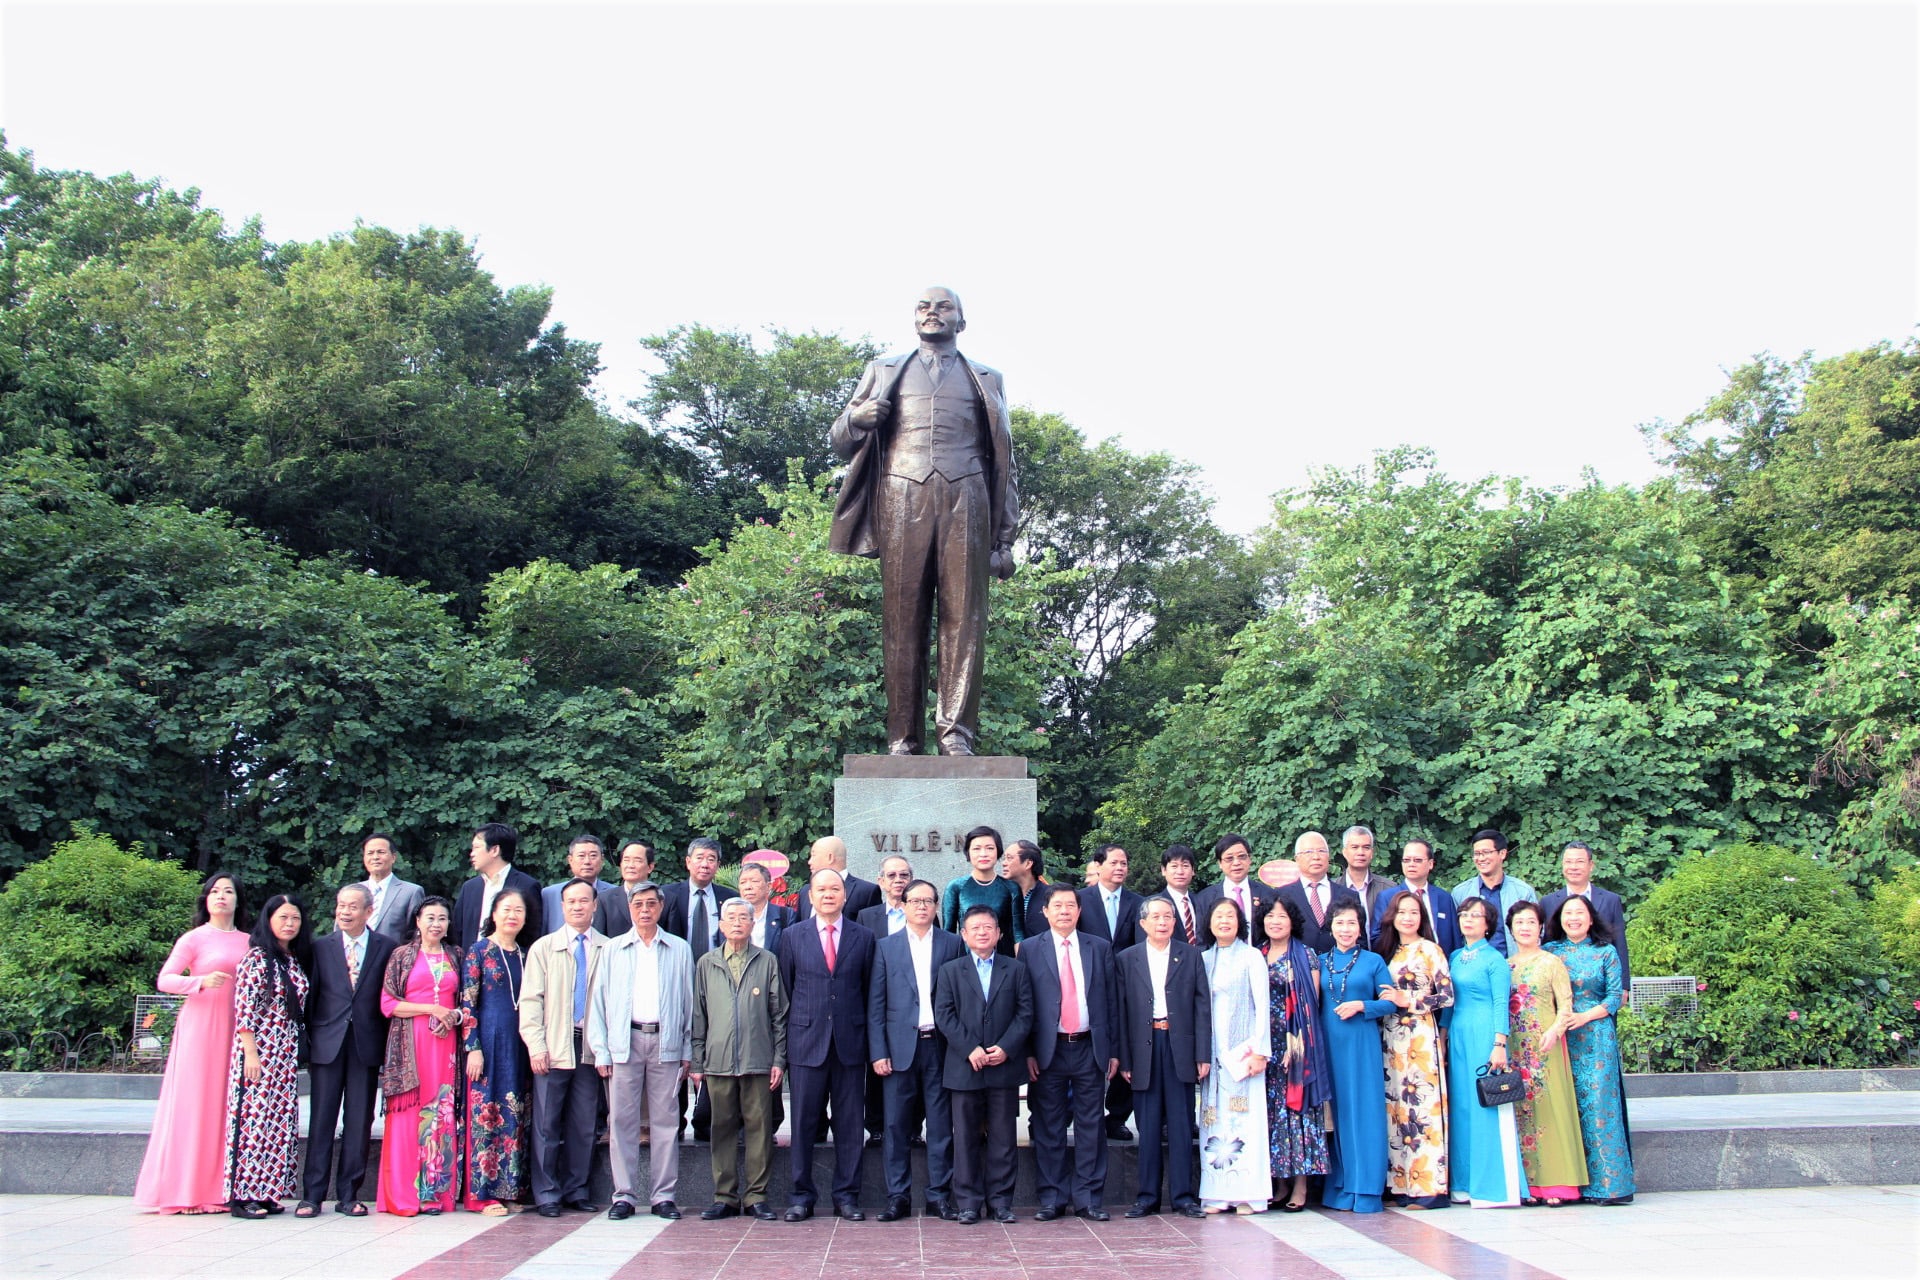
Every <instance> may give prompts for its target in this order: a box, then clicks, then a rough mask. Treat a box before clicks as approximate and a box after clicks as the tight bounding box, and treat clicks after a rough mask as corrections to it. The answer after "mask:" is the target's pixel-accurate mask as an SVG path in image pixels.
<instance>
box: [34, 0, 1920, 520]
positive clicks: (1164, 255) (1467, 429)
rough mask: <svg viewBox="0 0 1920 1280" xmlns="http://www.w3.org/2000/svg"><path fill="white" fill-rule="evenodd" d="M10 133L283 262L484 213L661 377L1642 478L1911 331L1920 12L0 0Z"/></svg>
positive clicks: (1268, 454) (1175, 442) (1240, 480)
mask: <svg viewBox="0 0 1920 1280" xmlns="http://www.w3.org/2000/svg"><path fill="white" fill-rule="evenodd" d="M0 22H3V23H4V25H3V26H0V40H3V41H4V55H3V56H0V72H3V73H4V77H5V79H4V87H3V88H0V110H3V111H4V126H5V128H6V130H7V138H8V142H9V144H10V145H12V146H14V147H19V148H26V149H29V150H32V151H33V152H35V154H36V158H37V160H38V162H39V163H40V164H41V165H43V166H46V167H52V168H75V169H89V170H93V171H95V172H98V173H113V172H122V171H131V172H133V173H135V174H139V175H141V176H157V177H161V178H164V179H165V180H166V181H167V182H169V183H171V184H173V185H175V186H180V187H185V186H197V187H199V188H201V190H202V191H203V193H204V196H203V198H204V201H205V203H206V204H207V205H209V206H211V207H213V208H217V209H220V210H221V211H223V212H224V213H225V214H226V215H227V216H228V217H229V219H230V220H233V221H236V222H237V221H238V220H240V219H242V218H245V217H247V216H250V215H255V214H258V215H259V216H260V217H261V218H262V219H263V220H264V222H265V226H266V233H267V235H268V237H269V238H271V239H275V240H290V239H310V238H318V237H323V236H326V235H329V234H333V233H335V232H339V231H341V230H344V229H347V228H350V227H351V226H352V225H353V223H354V221H355V220H356V219H361V220H364V221H366V222H369V223H379V224H384V225H387V226H392V227H398V228H412V227H415V226H419V225H422V224H428V225H433V226H441V227H454V228H458V229H459V230H461V231H463V232H465V233H466V234H468V235H469V236H471V237H474V238H475V239H477V241H478V242H479V245H480V249H481V252H482V254H483V256H484V260H485V263H486V266H487V267H488V268H489V269H490V270H491V271H492V272H493V273H494V275H495V277H496V278H497V279H498V280H499V281H500V282H501V283H502V284H503V285H513V284H527V283H544V284H548V285H551V286H552V287H553V289H554V313H553V314H554V318H555V319H557V320H560V321H562V322H564V323H565V324H566V325H567V327H568V329H569V331H570V332H571V333H572V334H573V335H574V336H575V337H578V338H583V339H589V340H592V341H595V342H598V343H600V344H601V358H602V361H603V363H604V364H605V366H606V372H605V373H604V374H603V375H602V377H601V381H600V389H601V392H602V394H603V395H604V396H605V397H606V399H607V401H608V403H609V404H610V405H612V406H614V407H616V408H619V409H621V411H622V412H624V411H625V409H624V405H625V402H626V401H627V400H628V399H630V398H632V397H633V396H635V395H637V394H639V393H640V392H641V391H642V390H643V389H644V386H645V381H646V374H647V372H648V369H649V364H648V361H647V359H646V356H645V353H644V352H642V351H641V349H640V348H639V346H638V345H637V342H638V339H639V338H641V337H643V336H645V335H648V334H654V333H660V332H663V331H665V330H666V329H668V328H670V327H671V326H673V325H676V324H686V323H696V322H697V323H704V324H709V325H715V326H723V327H732V328H742V329H749V330H762V329H764V328H766V327H767V326H779V327H782V328H787V329H794V330H805V329H821V330H830V331H838V332H840V333H843V334H845V335H847V336H849V337H855V336H860V335H868V334H870V335H872V336H874V337H876V338H878V339H880V340H881V341H882V342H883V343H885V344H886V345H888V346H903V345H905V344H907V343H908V342H910V341H911V337H912V333H911V324H910V321H911V310H912V303H913V300H914V298H915V297H916V296H917V294H918V291H919V289H920V288H921V287H922V286H923V285H926V284H929V283H942V284H948V285H951V286H952V287H954V288H955V289H957V290H958V291H959V292H960V293H961V294H962V296H963V297H964V299H965V302H966V305H967V318H968V321H969V328H968V331H967V333H966V334H965V336H964V337H963V338H962V347H963V348H964V349H965V350H966V351H967V352H968V353H969V354H970V355H972V356H973V357H974V358H975V359H978V360H982V361H984V362H986V363H988V364H991V365H994V366H996V367H998V368H1000V369H1001V370H1002V371H1003V372H1004V373H1005V375H1006V381H1007V386H1008V389H1009V391H1010V392H1011V394H1012V395H1013V397H1014V398H1015V400H1016V401H1017V402H1020V403H1025V404H1029V405H1031V406H1033V407H1034V408H1036V409H1042V410H1050V411H1055V412H1058V413H1061V414H1064V415H1065V416H1066V417H1067V418H1069V419H1070V420H1071V421H1073V422H1074V423H1075V424H1076V425H1077V426H1079V427H1080V428H1081V429H1082V430H1084V431H1085V432H1086V433H1087V434H1088V435H1090V436H1092V437H1095V438H1100V437H1104V436H1108V435H1117V436H1118V437H1120V439H1121V440H1122V441H1123V442H1124V443H1125V444H1127V445H1128V446H1129V447H1131V448H1135V449H1140V450H1152V449H1164V450H1168V451H1170V452H1172V453H1174V454H1176V455H1179V456H1181V457H1184V458H1188V459H1191V460H1192V461H1194V462H1196V463H1198V464H1199V465H1200V466H1201V467H1202V468H1203V470H1204V473H1205V477H1206V480H1207V483H1208V484H1209V486H1210V487H1211V489H1212V490H1213V492H1214V493H1215V494H1216V495H1217V497H1218V499H1219V515H1220V518H1221V519H1222V521H1223V523H1225V524H1226V525H1227V526H1228V527H1230V528H1232V529H1235V530H1237V531H1242V532H1244V531H1248V530H1251V529H1252V528H1254V527H1255V526H1257V525H1258V524H1260V523H1262V522H1263V521H1264V519H1265V518H1266V513H1267V512H1268V510H1269V509H1270V500H1271V495H1272V494H1273V493H1274V492H1275V491H1276V490H1279V489H1282V488H1285V487H1288V486H1296V485H1299V484H1302V483H1304V482H1305V480H1306V478H1307V475H1308V472H1309V469H1310V468H1314V467H1323V466H1340V467H1347V466H1354V465H1358V464H1361V463H1364V462H1365V461H1367V459H1368V458H1369V456H1370V455H1371V453H1372V451H1373V450H1375V449H1378V448H1384V447H1388V446H1391V445H1395V444H1400V443H1417V444H1426V445H1431V446H1432V447H1433V448H1434V449H1436V450H1437V451H1438V453H1439V458H1440V464H1441V466H1442V468H1443V469H1445V470H1447V471H1448V472H1451V473H1454V474H1458V475H1477V474H1480V473H1484V472H1489V471H1498V472H1502V473H1506V474H1517V475H1524V476H1527V477H1530V478H1532V479H1534V480H1536V481H1538V482H1540V483H1543V484H1570V483H1575V482H1577V481H1578V480H1579V477H1580V473H1581V470H1582V468H1585V467H1592V468H1593V469H1594V470H1596V471H1597V472H1598V473H1599V475H1600V477H1601V478H1602V479H1603V480H1606V481H1608V482H1637V481H1642V480H1645V479H1647V478H1648V477H1650V476H1651V475H1652V474H1654V466H1653V464H1652V462H1651V460H1650V458H1649V456H1648V452H1647V449H1646V446H1645V444H1644V443H1643V441H1642V439H1641V437H1640V434H1639V432H1638V430H1637V427H1638V425H1639V424H1640V423H1643V422H1647V421H1649V420H1652V419H1655V418H1663V417H1664V418H1669V419H1678V418H1680V417H1683V416H1685V415H1686V414H1687V413H1688V412H1690V411H1692V410H1693V409H1695V408H1697V407H1699V405H1700V404H1701V403H1703V402H1704V401H1705V400H1706V398H1707V397H1708V396H1710V395H1711V394H1712V393H1713V392H1714V391H1715V390H1717V389H1718V388H1719V387H1720V386H1721V385H1723V384H1724V381H1725V372H1724V371H1726V370H1730V369H1732V368H1734V367H1735V366H1737V365H1739V364H1741V363H1743V362H1744V361H1746V360H1747V359H1748V358H1750V357H1751V356H1752V355H1753V354H1755V353H1757V352H1761V351H1772V352H1775V353H1777V354H1780V355H1785V356H1791V355H1795V354H1798V353H1799V352H1801V351H1803V350H1809V349H1810V350H1812V351H1814V352H1815V353H1816V354H1817V355H1823V356H1824V355H1836V354H1839V353H1841V352H1844V351H1847V350H1851V349H1854V348H1857V347H1860V346H1864V345H1867V344H1870V343H1874V342H1879V341H1893V342H1901V341H1905V340H1906V339H1907V338H1908V337H1909V335H1910V334H1911V333H1912V326H1913V325H1914V323H1915V321H1916V318H1920V316H1917V314H1916V247H1915V242H1916V227H1920V202H1917V200H1916V185H1917V184H1916V173H1917V172H1920V156H1917V154H1916V153H1917V150H1920V142H1917V141H1916V133H1917V131H1916V118H1917V117H1920V98H1917V96H1916V65H1917V63H1920V34H1917V33H1920V24H1917V23H1916V9H1915V7H1914V6H1913V5H1910V4H1870V5H1858V6H1849V5H1844V4H1834V3H1823V4H1818V5H1782V4H1769V5H1734V4H1699V5H1670V4H1652V3H1643V4H1628V3H1603V4H1590V5H1572V4H1554V3H1536V4H1493V5H1476V6H1464V5H1449V4H1413V5H1384V4H1364V3H1355V4H1340V5H1254V4H1233V5H1223V6H1217V7H1202V6H1197V5H1192V4H1183V5H1179V6H1177V7H1176V6H1165V7H1162V6H1153V5H1123V6H1109V5H1094V4H1067V5H1057V6H1047V7H1040V6H1030V5H1011V4H1005V5H992V4H969V5H960V6H938V5H925V4H871V5H853V6H836V7H824V6H814V5H801V4H780V5H771V6H745V5H729V4H714V3H707V4H702V5H700V6H698V7H681V6H669V5H584V6H576V7H562V6H557V5H540V6H532V5H526V6H522V5H494V6H472V5H460V4H426V5H418V6H406V5H401V4H379V5H373V4H366V5H362V4H329V5H273V4H266V5H263V4H257V3H256V4H249V5H212V6H180V5H171V4H143V5H135V6H127V7H115V6H105V5H99V6H96V5H88V4H79V3H62V4H58V5H34V4H6V5H4V6H3V7H0Z"/></svg>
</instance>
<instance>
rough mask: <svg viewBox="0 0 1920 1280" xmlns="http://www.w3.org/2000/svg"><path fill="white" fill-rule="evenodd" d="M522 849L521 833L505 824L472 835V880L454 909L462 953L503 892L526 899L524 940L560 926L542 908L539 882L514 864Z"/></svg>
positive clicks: (494, 824)
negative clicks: (547, 926)
mask: <svg viewBox="0 0 1920 1280" xmlns="http://www.w3.org/2000/svg"><path fill="white" fill-rule="evenodd" d="M519 850H520V833H519V832H518V831H515V830H514V829H513V828H512V827H510V826H508V825H507V824H506V823H504V822H489V823H487V824H486V825H485V826H483V827H481V828H479V829H478V830H477V831H475V832H474V833H473V843H472V846H471V847H470V849H469V850H468V854H467V857H468V860H469V861H470V862H472V864H473V877H472V878H471V879H469V880H468V881H467V882H466V883H465V884H462V885H461V886H460V896H459V898H458V899H457V900H456V901H455V902H454V907H453V942H454V945H455V946H457V947H459V948H460V949H461V950H463V951H464V950H466V949H467V948H468V947H471V946H472V945H473V944H474V943H475V942H477V941H479V939H480V922H481V921H482V920H485V919H487V918H488V916H489V915H491V914H492V912H493V900H494V899H495V898H496V897H498V896H499V894H500V891H501V890H502V889H517V890H519V892H520V896H521V897H522V898H524V899H526V903H527V925H526V928H525V929H523V930H521V934H520V936H521V937H523V938H538V937H541V936H542V935H543V933H544V932H545V929H546V925H547V924H548V923H553V924H555V925H556V926H557V925H558V921H557V920H555V921H551V922H550V921H548V920H547V918H546V913H545V912H544V911H543V910H542V909H541V905H540V885H539V883H538V882H536V881H535V880H534V878H533V877H532V876H530V875H528V874H527V873H526V872H524V871H521V870H519V869H518V868H516V867H515V866H514V865H513V858H514V855H515V854H516V853H518V852H519ZM603 936H604V935H603Z"/></svg>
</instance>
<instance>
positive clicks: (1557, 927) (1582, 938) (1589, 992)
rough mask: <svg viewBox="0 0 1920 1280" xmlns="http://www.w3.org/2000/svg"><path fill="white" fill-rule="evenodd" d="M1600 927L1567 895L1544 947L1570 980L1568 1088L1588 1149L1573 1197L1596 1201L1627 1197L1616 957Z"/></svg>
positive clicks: (1629, 1174) (1629, 1161)
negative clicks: (1582, 1182) (1570, 1075)
mask: <svg viewBox="0 0 1920 1280" xmlns="http://www.w3.org/2000/svg"><path fill="white" fill-rule="evenodd" d="M1612 942H1613V939H1612V937H1611V936H1610V935H1609V934H1608V933H1607V927H1606V925H1604V924H1602V923H1601V922H1600V921H1599V920H1597V919H1595V918H1594V915H1593V909H1592V908H1591V907H1589V906H1588V905H1587V900H1586V899H1585V898H1580V897H1572V898H1568V899H1567V900H1566V901H1565V902H1563V903H1561V904H1560V909H1559V910H1558V911H1556V912H1554V916H1553V919H1551V920H1549V921H1547V945H1546V948H1545V949H1546V950H1547V951H1549V952H1551V953H1552V954H1554V955H1556V956H1559V957H1560V961H1561V963H1563V964H1565V965H1566V966H1567V973H1568V975H1569V976H1570V977H1571V978H1572V979H1573V1019H1572V1021H1571V1022H1570V1023H1569V1024H1568V1027H1569V1030H1568V1031H1567V1056H1568V1058H1569V1060H1570V1061H1571V1063H1572V1066H1573V1092H1574V1096H1575V1098H1577V1099H1578V1100H1579V1103H1580V1136H1581V1138H1582V1139H1583V1140H1584V1141H1585V1143H1586V1148H1587V1185H1586V1186H1584V1187H1582V1188H1581V1189H1580V1198H1581V1199H1583V1200H1588V1201H1597V1202H1599V1203H1601V1204H1629V1203H1631V1202H1632V1200H1633V1140H1632V1138H1631V1136H1630V1135H1629V1134H1628V1132H1627V1097H1626V1089H1625V1087H1624V1082H1623V1081H1622V1079H1621V1076H1620V1038H1619V1036H1618V1034H1617V1033H1616V1032H1615V1030H1614V1021H1613V1019H1614V1015H1615V1014H1617V1013H1619V1012H1620V996H1621V983H1620V956H1619V954H1618V953H1616V952H1615V951H1614V949H1613V946H1612Z"/></svg>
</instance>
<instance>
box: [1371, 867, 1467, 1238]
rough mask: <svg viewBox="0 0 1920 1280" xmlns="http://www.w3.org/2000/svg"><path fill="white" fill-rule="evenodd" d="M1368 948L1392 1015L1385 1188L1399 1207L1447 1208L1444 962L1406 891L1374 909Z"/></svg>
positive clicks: (1386, 1029)
mask: <svg viewBox="0 0 1920 1280" xmlns="http://www.w3.org/2000/svg"><path fill="white" fill-rule="evenodd" d="M1373 949H1374V952H1375V954H1377V955H1378V956H1379V957H1380V958H1381V959H1382V960H1385V961H1386V962H1387V970H1388V972H1389V973H1391V974H1392V975H1393V982H1394V989H1393V990H1392V991H1390V992H1388V993H1387V996H1386V998H1387V999H1388V1000H1390V1001H1391V1002H1392V1003H1393V1004H1394V1005H1395V1006H1396V1008H1397V1009H1398V1012H1397V1013H1391V1014H1388V1015H1387V1018H1386V1021H1385V1022H1383V1023H1382V1024H1381V1028H1382V1032H1383V1038H1384V1040H1385V1042H1386V1059H1387V1161H1388V1172H1387V1190H1388V1191H1390V1192H1391V1193H1393V1194H1394V1195H1397V1196H1398V1197H1399V1198H1400V1206H1401V1207H1402V1208H1404V1209H1444V1208H1446V1206H1447V1078H1446V1063H1445V1061H1444V1055H1443V1054H1442V1053H1441V1049H1440V1017H1439V1014H1440V1010H1442V1009H1444V1008H1446V1007H1447V1006H1448V1005H1450V1004H1452V1003H1453V979H1452V976H1451V975H1450V974H1449V972H1448V970H1447V957H1446V954H1445V953H1444V952H1442V951H1441V950H1440V944H1439V943H1437V942H1435V941H1434V938H1433V922H1432V921H1431V920H1429V919H1428V918H1427V909H1426V907H1425V905H1424V904H1422V903H1421V901H1420V899H1419V898H1418V897H1416V896H1415V895H1414V894H1412V893H1410V892H1408V891H1407V890H1405V889H1402V890H1400V891H1399V892H1397V893H1395V894H1393V895H1392V896H1390V897H1388V898H1387V899H1386V900H1385V901H1384V902H1383V903H1382V904H1381V906H1380V927H1379V929H1378V930H1377V931H1375V933H1374V939H1373Z"/></svg>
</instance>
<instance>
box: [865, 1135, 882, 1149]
mask: <svg viewBox="0 0 1920 1280" xmlns="http://www.w3.org/2000/svg"><path fill="white" fill-rule="evenodd" d="M867 1145H868V1146H870V1147H877V1146H879V1145H880V1135H879V1134H877V1133H870V1134H868V1135H867Z"/></svg>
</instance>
